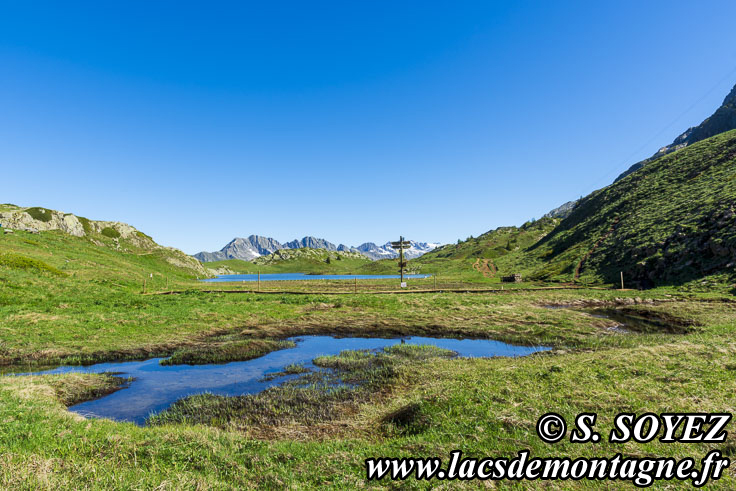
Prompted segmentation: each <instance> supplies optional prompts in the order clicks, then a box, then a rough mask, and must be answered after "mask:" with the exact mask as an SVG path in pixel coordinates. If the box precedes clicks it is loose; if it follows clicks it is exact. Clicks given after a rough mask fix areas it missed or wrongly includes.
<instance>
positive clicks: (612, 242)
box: [510, 130, 736, 287]
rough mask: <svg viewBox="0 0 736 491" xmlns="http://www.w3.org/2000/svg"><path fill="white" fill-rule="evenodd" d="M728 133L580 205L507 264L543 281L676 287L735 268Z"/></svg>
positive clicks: (735, 161)
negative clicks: (575, 280) (620, 277)
mask: <svg viewBox="0 0 736 491" xmlns="http://www.w3.org/2000/svg"><path fill="white" fill-rule="evenodd" d="M735 210H736V130H734V131H729V132H727V133H723V134H721V135H717V136H715V137H712V138H709V139H706V140H703V141H701V142H699V143H696V144H694V145H692V146H688V147H686V148H684V149H682V150H679V151H677V152H674V153H671V154H669V155H666V156H664V157H662V158H660V159H658V160H656V161H653V162H651V163H649V164H648V165H646V166H644V167H643V168H641V169H639V170H638V171H636V172H634V173H632V174H630V175H629V176H627V177H625V178H623V179H621V180H619V181H617V182H615V183H614V184H611V185H610V186H608V187H606V188H604V189H601V190H599V191H596V192H594V193H592V194H591V195H589V196H587V197H586V198H583V199H582V200H581V201H580V203H579V204H578V205H577V206H576V207H575V209H574V210H573V211H572V213H571V214H570V215H569V216H568V217H567V218H566V219H565V220H563V221H562V223H561V224H560V225H559V226H558V227H557V228H555V229H554V230H553V231H552V232H551V233H550V234H549V235H547V236H546V237H544V238H543V239H542V240H540V241H539V242H538V243H536V244H534V245H533V246H531V247H529V248H528V249H527V250H525V251H521V252H520V253H519V254H516V255H514V257H513V258H510V259H511V260H512V261H510V264H515V265H517V267H519V268H523V269H525V270H527V271H528V272H529V273H531V276H532V277H534V278H538V279H546V280H563V281H570V280H574V279H577V280H579V281H584V282H607V283H616V282H618V280H619V274H620V272H623V274H624V278H625V280H626V281H627V282H628V285H630V286H639V287H651V286H655V285H666V284H682V283H685V282H688V281H691V280H695V279H699V278H702V277H704V276H708V275H722V279H724V280H729V279H731V278H733V276H734V267H736V214H735Z"/></svg>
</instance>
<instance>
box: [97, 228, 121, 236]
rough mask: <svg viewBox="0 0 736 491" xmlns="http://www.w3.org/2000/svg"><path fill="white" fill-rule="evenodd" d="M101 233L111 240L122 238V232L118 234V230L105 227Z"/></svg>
mask: <svg viewBox="0 0 736 491" xmlns="http://www.w3.org/2000/svg"><path fill="white" fill-rule="evenodd" d="M100 233H101V234H102V235H104V236H105V237H109V238H110V239H118V238H120V232H118V231H117V230H116V229H114V228H112V227H105V228H103V229H102V230H101V231H100Z"/></svg>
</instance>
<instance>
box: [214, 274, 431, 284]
mask: <svg viewBox="0 0 736 491" xmlns="http://www.w3.org/2000/svg"><path fill="white" fill-rule="evenodd" d="M430 276H431V275H428V274H405V275H404V278H408V279H412V278H429V277H430ZM396 278H401V277H400V276H399V275H397V274H305V273H269V274H262V275H261V281H297V280H352V279H359V280H385V279H396ZM200 281H206V282H211V283H218V282H226V281H258V275H257V274H223V275H220V276H217V277H216V278H208V279H206V280H200Z"/></svg>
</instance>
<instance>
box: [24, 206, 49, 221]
mask: <svg viewBox="0 0 736 491" xmlns="http://www.w3.org/2000/svg"><path fill="white" fill-rule="evenodd" d="M26 213H28V214H29V215H31V218H33V219H34V220H38V221H39V222H50V221H51V217H52V215H51V210H48V209H46V208H38V207H33V208H28V209H26Z"/></svg>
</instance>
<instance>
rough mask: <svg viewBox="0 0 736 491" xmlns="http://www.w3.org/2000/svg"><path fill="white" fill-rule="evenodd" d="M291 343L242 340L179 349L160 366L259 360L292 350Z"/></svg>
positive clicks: (293, 345)
mask: <svg viewBox="0 0 736 491" xmlns="http://www.w3.org/2000/svg"><path fill="white" fill-rule="evenodd" d="M295 346H296V344H295V343H294V342H293V341H286V340H273V339H243V340H236V341H225V342H220V343H212V344H205V345H200V346H196V347H187V348H181V349H178V350H176V351H175V352H174V354H172V355H171V357H170V358H167V359H165V360H161V365H198V364H203V363H228V362H231V361H245V360H252V359H253V358H259V357H261V356H263V355H265V354H268V353H270V352H271V351H276V350H280V349H286V348H293V347H295Z"/></svg>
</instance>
